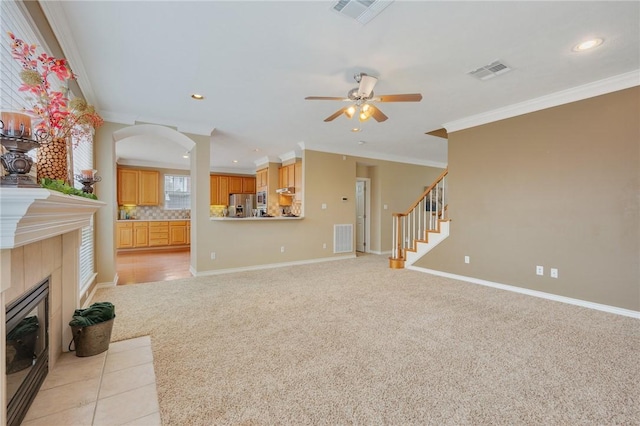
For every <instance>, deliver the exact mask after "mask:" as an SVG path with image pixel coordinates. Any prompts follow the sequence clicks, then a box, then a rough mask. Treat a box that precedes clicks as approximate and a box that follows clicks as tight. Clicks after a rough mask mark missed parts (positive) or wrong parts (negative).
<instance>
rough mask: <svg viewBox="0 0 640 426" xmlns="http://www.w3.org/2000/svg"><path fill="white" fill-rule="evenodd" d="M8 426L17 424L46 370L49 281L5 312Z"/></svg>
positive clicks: (26, 409) (39, 285) (8, 306)
mask: <svg viewBox="0 0 640 426" xmlns="http://www.w3.org/2000/svg"><path fill="white" fill-rule="evenodd" d="M5 325H6V345H5V356H6V364H5V365H6V370H5V371H6V383H7V399H6V401H7V425H19V424H20V423H21V421H22V419H23V418H24V416H25V415H26V414H27V411H28V410H29V407H30V406H31V403H32V402H33V400H34V398H35V397H36V395H37V393H38V390H39V389H40V385H42V382H43V381H44V379H45V377H46V376H47V373H48V371H49V278H46V279H45V280H44V281H42V282H41V283H40V284H38V285H37V286H35V287H34V288H33V289H31V290H30V291H29V292H27V293H25V294H24V295H23V296H22V297H20V298H19V299H18V300H16V301H14V302H12V303H11V304H9V305H7V309H6V321H5Z"/></svg>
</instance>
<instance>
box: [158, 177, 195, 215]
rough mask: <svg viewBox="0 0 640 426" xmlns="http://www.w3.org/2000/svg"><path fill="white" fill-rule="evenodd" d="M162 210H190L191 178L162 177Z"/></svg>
mask: <svg viewBox="0 0 640 426" xmlns="http://www.w3.org/2000/svg"><path fill="white" fill-rule="evenodd" d="M164 208H165V210H182V209H190V208H191V176H179V175H164Z"/></svg>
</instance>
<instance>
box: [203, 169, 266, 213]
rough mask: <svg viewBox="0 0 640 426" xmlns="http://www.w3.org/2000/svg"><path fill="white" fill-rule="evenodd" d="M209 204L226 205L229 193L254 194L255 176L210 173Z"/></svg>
mask: <svg viewBox="0 0 640 426" xmlns="http://www.w3.org/2000/svg"><path fill="white" fill-rule="evenodd" d="M210 185H211V188H210V191H211V194H210V200H211V201H210V203H211V205H225V206H226V205H228V204H229V195H230V194H255V193H256V178H254V177H251V176H237V175H236V176H232V175H210Z"/></svg>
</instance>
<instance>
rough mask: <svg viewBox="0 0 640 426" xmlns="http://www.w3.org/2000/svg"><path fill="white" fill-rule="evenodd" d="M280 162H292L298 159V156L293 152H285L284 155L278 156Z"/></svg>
mask: <svg viewBox="0 0 640 426" xmlns="http://www.w3.org/2000/svg"><path fill="white" fill-rule="evenodd" d="M279 157H280V161H283V162H284V161H287V160H294V159H296V158H299V157H300V156H299V155H298V153H296V152H295V151H289V152H285V153H284V154H282V155H280V156H279Z"/></svg>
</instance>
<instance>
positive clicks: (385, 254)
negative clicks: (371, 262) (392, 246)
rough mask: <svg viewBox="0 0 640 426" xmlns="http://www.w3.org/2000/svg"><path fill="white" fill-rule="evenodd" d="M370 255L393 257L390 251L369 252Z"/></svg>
mask: <svg viewBox="0 0 640 426" xmlns="http://www.w3.org/2000/svg"><path fill="white" fill-rule="evenodd" d="M369 253H372V254H377V255H380V256H391V250H388V251H377V250H369Z"/></svg>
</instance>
